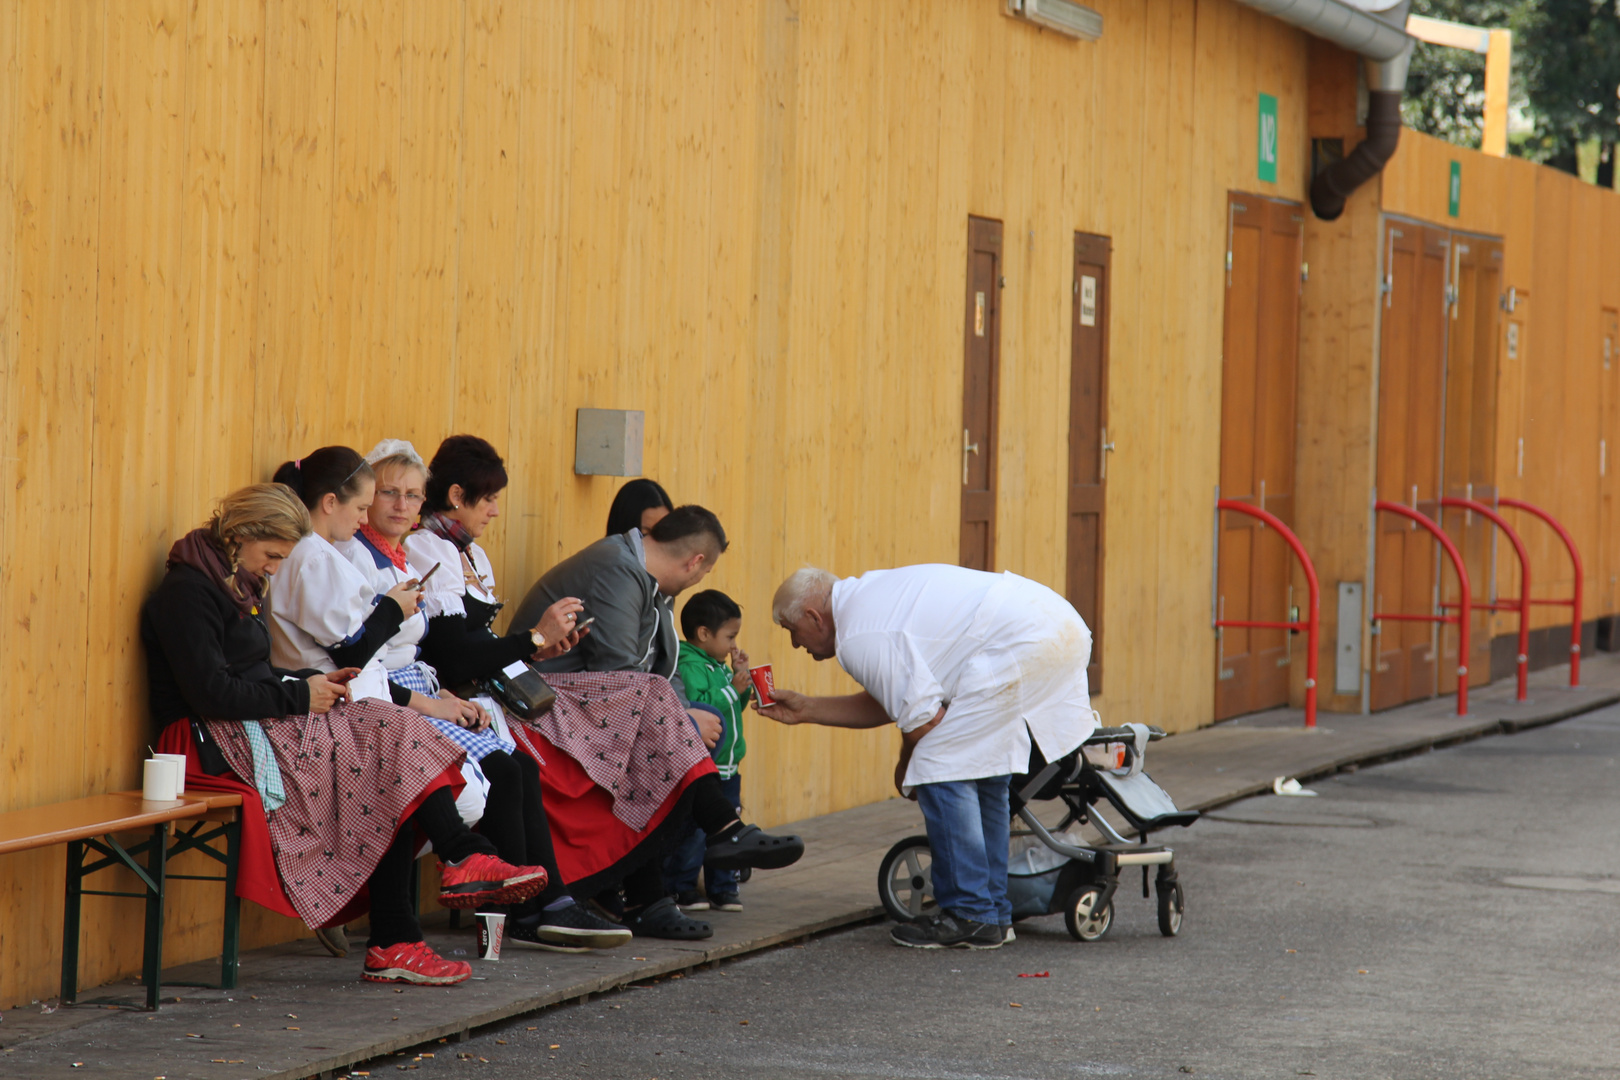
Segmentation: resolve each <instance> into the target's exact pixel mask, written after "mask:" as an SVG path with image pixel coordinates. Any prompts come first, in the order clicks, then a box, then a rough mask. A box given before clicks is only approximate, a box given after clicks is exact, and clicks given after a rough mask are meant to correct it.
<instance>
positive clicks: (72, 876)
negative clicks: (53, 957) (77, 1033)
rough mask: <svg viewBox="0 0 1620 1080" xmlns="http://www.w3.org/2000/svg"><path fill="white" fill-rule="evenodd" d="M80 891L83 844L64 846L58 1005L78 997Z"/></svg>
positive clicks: (82, 875)
mask: <svg viewBox="0 0 1620 1080" xmlns="http://www.w3.org/2000/svg"><path fill="white" fill-rule="evenodd" d="M83 888H84V841H82V840H74V841H72V842H70V843H69V844H68V846H67V886H66V891H65V894H64V896H63V898H62V1004H63V1005H71V1004H73V1001H74V999H75V998H77V997H78V996H79V907H80V901H81V899H82V897H81V892H82V890H83Z"/></svg>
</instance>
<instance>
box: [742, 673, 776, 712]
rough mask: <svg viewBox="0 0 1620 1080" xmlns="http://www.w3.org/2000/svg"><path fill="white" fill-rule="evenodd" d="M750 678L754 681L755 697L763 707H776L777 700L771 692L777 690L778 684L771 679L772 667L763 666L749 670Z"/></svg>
mask: <svg viewBox="0 0 1620 1080" xmlns="http://www.w3.org/2000/svg"><path fill="white" fill-rule="evenodd" d="M748 677H749V678H750V679H752V680H753V681H754V696H755V697H757V698H758V699H759V703H760V704H761V705H775V704H776V699H775V698H774V697H772V696H771V691H773V690H775V689H776V683H775V682H774V681H773V680H772V679H771V665H769V664H761V665H759V667H751V668H749V669H748Z"/></svg>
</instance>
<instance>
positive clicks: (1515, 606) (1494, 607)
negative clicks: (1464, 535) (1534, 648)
mask: <svg viewBox="0 0 1620 1080" xmlns="http://www.w3.org/2000/svg"><path fill="white" fill-rule="evenodd" d="M1440 505H1441V506H1449V507H1451V508H1452V509H1454V510H1472V511H1473V512H1474V513H1476V514H1478V515H1479V516H1480V517H1482V518H1484V519H1485V520H1486V521H1489V522H1490V523H1491V524H1493V525H1495V526H1496V527H1497V528H1499V529H1501V530H1502V531H1503V532H1504V533H1506V534H1507V538H1508V541H1509V542H1510V543H1511V544H1512V545H1513V551H1514V553H1515V554H1517V555H1518V556H1519V582H1520V585H1519V598H1518V599H1517V600H1498V601H1496V602H1494V603H1489V604H1475V605H1474V607H1476V608H1483V609H1485V610H1486V611H1517V612H1518V613H1519V659H1518V673H1519V700H1520V701H1524V700H1525V699H1526V698H1527V697H1529V695H1530V555H1529V553H1528V552H1527V551H1525V550H1524V541H1522V540H1520V539H1519V534H1518V533H1516V532H1514V531H1513V529H1512V527H1511V526H1509V525H1508V523H1507V522H1506V521H1505V520H1503V518H1502V515H1501V514H1498V513H1497V512H1496V511H1495V510H1492V509H1491V508H1490V507H1489V506H1486V505H1485V504H1484V503H1482V502H1478V501H1476V500H1474V499H1457V498H1452V497H1451V496H1447V497H1446V498H1444V499H1441V500H1440ZM1440 606H1441V607H1442V608H1448V607H1457V606H1458V605H1456V604H1441V605H1440ZM1463 660H1464V663H1466V662H1467V657H1466V656H1465V657H1464V658H1463Z"/></svg>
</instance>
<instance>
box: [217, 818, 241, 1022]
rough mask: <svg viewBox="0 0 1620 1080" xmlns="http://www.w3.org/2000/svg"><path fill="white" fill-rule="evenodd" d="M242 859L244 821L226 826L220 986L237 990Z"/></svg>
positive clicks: (222, 988)
mask: <svg viewBox="0 0 1620 1080" xmlns="http://www.w3.org/2000/svg"><path fill="white" fill-rule="evenodd" d="M241 855H242V822H241V820H240V818H238V819H237V820H236V821H232V822H229V823H228V824H226V826H225V940H224V942H223V943H222V946H221V948H220V952H219V986H220V989H221V990H234V989H236V975H237V970H238V967H239V960H240V956H241V946H242V898H241V897H239V896H237V895H236V871H237V867H238V864H239V860H240V858H241Z"/></svg>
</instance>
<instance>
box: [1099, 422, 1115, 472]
mask: <svg viewBox="0 0 1620 1080" xmlns="http://www.w3.org/2000/svg"><path fill="white" fill-rule="evenodd" d="M1101 442H1102V449H1101V450H1100V451H1099V452H1098V454H1097V479H1098V480H1106V479H1108V455H1109V454H1112V453H1113V452H1114V444H1113V443H1111V442H1109V441H1108V429H1107V428H1103V429H1102V440H1101Z"/></svg>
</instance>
